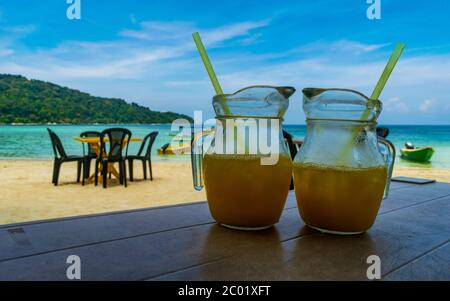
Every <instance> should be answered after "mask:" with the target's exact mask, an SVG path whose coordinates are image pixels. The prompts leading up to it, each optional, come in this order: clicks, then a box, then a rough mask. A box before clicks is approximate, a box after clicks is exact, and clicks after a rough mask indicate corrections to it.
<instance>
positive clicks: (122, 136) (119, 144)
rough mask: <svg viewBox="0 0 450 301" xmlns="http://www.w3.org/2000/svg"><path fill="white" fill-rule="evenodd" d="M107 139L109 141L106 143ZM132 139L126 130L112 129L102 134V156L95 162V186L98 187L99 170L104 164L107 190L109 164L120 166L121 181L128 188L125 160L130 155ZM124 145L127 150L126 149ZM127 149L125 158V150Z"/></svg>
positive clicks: (103, 171)
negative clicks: (129, 149) (100, 165)
mask: <svg viewBox="0 0 450 301" xmlns="http://www.w3.org/2000/svg"><path fill="white" fill-rule="evenodd" d="M106 138H107V139H108V140H109V141H105V140H106ZM130 139H131V132H130V131H129V130H127V129H124V128H110V129H106V130H104V131H103V132H101V133H100V154H101V156H99V157H97V160H95V185H96V186H97V185H98V168H99V164H102V178H103V188H106V186H107V184H106V181H107V174H108V164H110V163H118V164H119V181H120V184H123V185H124V186H125V187H127V175H126V173H127V171H126V166H125V158H126V157H127V154H128V145H129V142H130ZM124 145H126V146H125V148H124ZM124 149H125V156H124V155H123V150H124Z"/></svg>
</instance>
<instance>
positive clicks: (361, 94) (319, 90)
mask: <svg viewBox="0 0 450 301" xmlns="http://www.w3.org/2000/svg"><path fill="white" fill-rule="evenodd" d="M327 91H341V92H351V93H354V94H358V95H359V96H361V97H363V98H365V99H367V100H368V101H369V100H372V101H374V100H376V101H379V102H381V100H380V99H371V98H370V97H368V96H367V95H365V94H364V93H362V92H359V91H356V90H353V89H347V88H317V87H306V88H303V89H302V93H303V95H304V96H306V97H308V98H311V97H314V96H317V95H319V94H322V93H323V92H327ZM305 92H306V93H305ZM308 92H309V93H308ZM314 92H319V93H314ZM308 94H311V95H308Z"/></svg>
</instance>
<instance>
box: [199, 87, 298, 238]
mask: <svg viewBox="0 0 450 301" xmlns="http://www.w3.org/2000/svg"><path fill="white" fill-rule="evenodd" d="M294 92H295V89H294V88H292V87H270V86H253V87H248V88H244V89H242V90H239V91H237V92H236V93H234V94H224V95H216V96H214V98H213V107H214V110H215V113H216V125H215V128H214V129H213V130H210V131H203V132H201V133H197V134H194V139H193V142H192V152H191V153H192V155H191V156H192V173H193V179H194V188H195V189H197V190H201V189H202V188H203V185H204V186H205V189H206V197H207V200H208V205H209V209H210V212H211V215H212V216H213V218H214V219H215V220H216V221H217V222H218V223H220V224H221V225H223V226H227V227H230V228H234V229H241V230H257V229H264V228H268V227H270V226H272V225H273V224H275V223H277V222H278V219H279V218H280V215H281V212H282V210H283V207H284V204H285V202H286V197H287V194H288V191H289V185H290V180H291V175H292V160H291V158H290V155H289V152H288V149H287V146H286V143H285V141H284V139H283V136H282V128H281V122H282V119H283V116H284V113H285V112H286V110H287V108H288V105H289V100H288V98H289V97H290V96H291V95H292V94H293V93H294ZM212 135H213V138H212V139H211V140H210V141H211V143H210V146H209V147H207V148H206V149H207V150H206V151H204V149H205V146H206V145H207V144H206V143H205V144H204V142H205V140H206V139H205V138H206V137H208V136H209V137H210V138H211V136H212ZM203 183H204V184H203Z"/></svg>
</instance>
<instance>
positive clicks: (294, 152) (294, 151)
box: [283, 130, 301, 190]
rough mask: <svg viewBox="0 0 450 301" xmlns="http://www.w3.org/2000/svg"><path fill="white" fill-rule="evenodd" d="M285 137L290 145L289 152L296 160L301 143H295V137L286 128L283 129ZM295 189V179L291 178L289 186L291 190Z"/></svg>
mask: <svg viewBox="0 0 450 301" xmlns="http://www.w3.org/2000/svg"><path fill="white" fill-rule="evenodd" d="M283 138H284V140H285V141H286V143H287V145H288V148H289V153H290V154H291V159H292V160H294V158H295V155H297V153H298V150H299V148H300V146H301V144H300V145H298V144H296V143H294V140H293V139H292V138H293V137H292V135H291V134H289V133H288V132H287V131H285V130H283ZM293 189H294V179H293V178H292V179H291V184H290V186H289V190H293Z"/></svg>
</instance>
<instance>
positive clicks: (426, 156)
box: [400, 143, 434, 162]
mask: <svg viewBox="0 0 450 301" xmlns="http://www.w3.org/2000/svg"><path fill="white" fill-rule="evenodd" d="M400 152H401V153H402V156H401V157H402V158H403V159H405V160H409V161H415V162H428V161H430V159H431V157H432V156H433V154H434V149H433V148H432V147H431V146H426V147H420V148H414V147H413V146H412V144H411V143H406V148H403V149H401V150H400Z"/></svg>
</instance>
